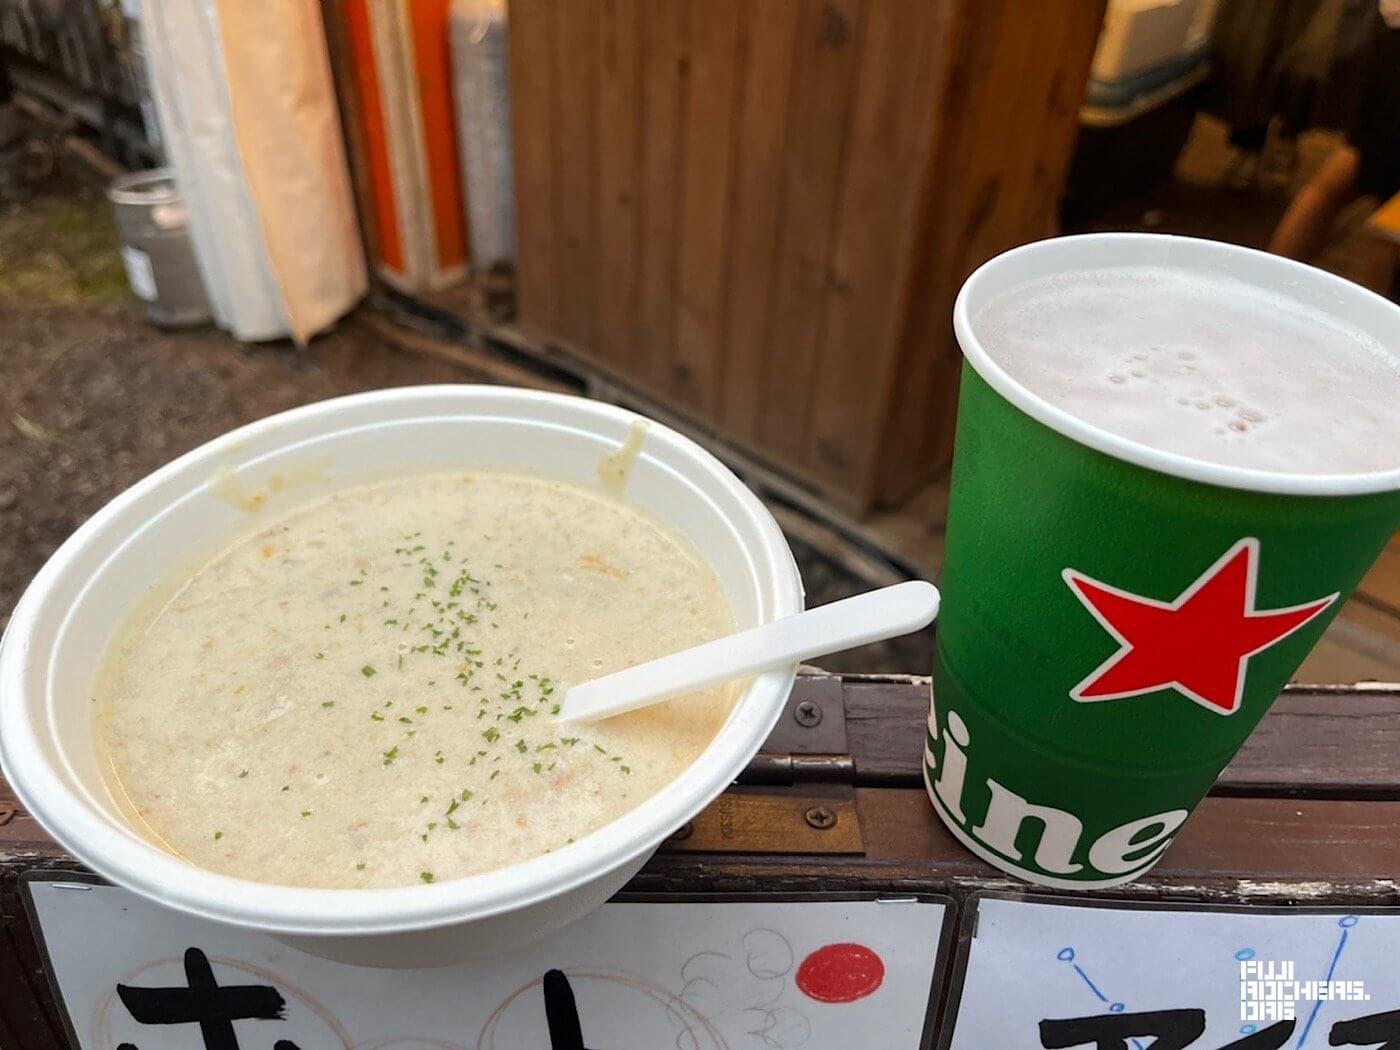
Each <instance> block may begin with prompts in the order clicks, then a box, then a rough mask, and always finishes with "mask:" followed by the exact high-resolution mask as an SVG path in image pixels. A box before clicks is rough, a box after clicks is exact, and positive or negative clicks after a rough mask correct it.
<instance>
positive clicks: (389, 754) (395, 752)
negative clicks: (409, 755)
mask: <svg viewBox="0 0 1400 1050" xmlns="http://www.w3.org/2000/svg"><path fill="white" fill-rule="evenodd" d="M398 757H399V745H398V744H395V745H394V746H393V747H391V748H389V750H388V751H385V752H384V764H385V765H386V766H387V765H389V763H391V762H393V761H394V759H396V758H398Z"/></svg>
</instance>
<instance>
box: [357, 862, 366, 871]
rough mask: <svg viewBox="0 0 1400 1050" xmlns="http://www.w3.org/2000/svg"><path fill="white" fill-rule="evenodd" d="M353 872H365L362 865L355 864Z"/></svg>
mask: <svg viewBox="0 0 1400 1050" xmlns="http://www.w3.org/2000/svg"><path fill="white" fill-rule="evenodd" d="M355 870H356V871H364V870H365V866H364V865H363V864H356V865H355Z"/></svg>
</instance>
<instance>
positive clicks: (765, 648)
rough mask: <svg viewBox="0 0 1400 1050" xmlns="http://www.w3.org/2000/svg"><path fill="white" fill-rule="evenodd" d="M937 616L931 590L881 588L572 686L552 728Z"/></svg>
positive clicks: (914, 583)
mask: <svg viewBox="0 0 1400 1050" xmlns="http://www.w3.org/2000/svg"><path fill="white" fill-rule="evenodd" d="M937 615H938V588H936V587H935V586H934V585H933V584H931V583H925V582H924V581H922V580H911V581H910V582H908V583H897V584H895V585H894V586H893V587H882V588H880V590H878V591H870V592H868V593H866V594H858V595H856V596H855V597H854V598H843V599H841V600H840V601H839V602H831V603H830V604H829V605H822V606H819V607H818V608H816V609H808V610H807V611H806V612H800V613H798V614H797V615H795V616H787V617H784V618H783V619H781V620H774V621H773V622H772V623H765V624H762V625H761V626H758V627H751V628H749V629H748V630H747V631H740V632H738V633H737V634H731V635H727V636H726V637H724V638H716V639H715V640H714V641H712V642H705V643H704V644H703V645H697V646H695V647H694V648H693V649H682V650H681V651H680V652H678V653H672V654H671V655H670V656H663V657H661V658H660V659H657V660H651V661H648V662H647V663H644V664H638V665H637V666H636V667H629V668H627V670H625V671H618V672H616V673H615V674H610V675H604V676H603V677H602V678H595V679H594V680H593V681H591V682H584V683H583V684H581V685H576V686H574V687H573V688H571V689H570V690H569V691H568V692H567V693H565V694H564V703H563V704H562V705H561V706H560V710H559V714H558V715H556V716H555V721H558V722H596V721H598V720H600V719H603V718H611V717H612V716H613V715H620V714H624V713H626V712H628V711H635V710H636V709H637V708H639V707H647V706H649V705H651V704H656V703H660V702H661V701H662V700H669V699H670V698H671V697H673V696H680V695H681V694H682V693H689V692H693V691H694V690H696V689H703V688H704V687H705V686H707V685H715V684H716V683H718V682H728V681H732V680H733V679H735V678H743V677H746V676H747V675H751V674H758V673H759V672H761V671H771V670H773V668H775V667H783V666H785V665H787V664H795V663H801V662H802V661H803V660H810V659H812V658H813V657H816V656H826V655H827V654H829V653H839V652H841V651H842V650H843V649H854V648H855V647H856V646H858V645H865V644H866V643H868V642H879V641H883V640H884V639H886V638H894V637H895V636H897V635H901V634H908V633H909V632H910V631H917V630H919V628H921V627H927V626H928V625H929V624H930V623H932V622H933V618H934V617H935V616H937Z"/></svg>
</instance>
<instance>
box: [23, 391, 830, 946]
mask: <svg viewBox="0 0 1400 1050" xmlns="http://www.w3.org/2000/svg"><path fill="white" fill-rule="evenodd" d="M444 397H446V398H459V399H462V401H463V403H464V404H465V403H467V402H473V401H479V402H487V403H490V402H497V403H508V404H511V405H517V406H533V407H535V408H537V409H538V408H539V407H540V406H546V410H547V409H548V406H559V405H564V406H565V407H566V408H567V409H569V410H571V411H575V412H579V413H581V414H583V415H592V416H594V417H596V418H597V419H598V420H602V421H605V422H606V423H607V424H611V425H612V426H613V427H619V426H620V427H621V428H623V429H624V430H625V428H627V427H630V426H631V424H632V423H633V422H634V421H637V420H641V419H646V417H643V416H641V415H639V414H637V413H634V412H630V411H628V410H626V409H622V408H619V407H616V406H613V405H607V404H603V403H601V402H596V401H591V400H589V399H587V398H581V397H574V396H571V395H564V394H555V393H550V392H543V391H533V390H524V389H520V388H513V387H499V386H482V385H473V384H439V385H432V386H417V387H397V388H391V389H386V390H373V391H368V392H364V393H358V394H350V395H347V396H344V397H337V398H332V399H329V400H325V401H319V402H315V403H312V404H309V405H303V406H301V407H298V408H293V409H290V410H288V411H285V412H281V413H277V414H275V415H272V416H268V417H266V418H264V419H260V420H257V421H255V422H252V423H249V424H246V425H244V426H241V427H238V428H237V429H235V430H232V431H229V432H227V433H225V434H223V435H221V436H219V437H216V438H214V439H213V440H211V441H209V442H206V443H205V444H203V445H200V446H199V447H197V448H195V449H193V450H191V451H189V452H187V453H185V454H184V455H182V456H180V457H178V458H177V459H175V460H173V461H171V462H170V463H167V464H166V465H165V466H163V467H161V468H159V469H157V470H156V471H154V472H152V473H151V474H149V475H147V476H146V477H144V478H142V479H141V480H140V481H138V482H137V483H136V484H134V485H132V486H131V487H130V488H128V489H126V490H124V491H123V492H122V493H120V494H119V495H118V496H116V497H115V498H114V499H113V500H112V501H111V502H109V503H108V504H106V505H105V506H104V507H103V508H102V509H100V510H99V511H98V512H97V513H96V514H94V515H93V516H92V517H91V518H89V519H88V520H87V521H86V522H84V523H83V524H82V525H81V526H80V527H79V528H78V529H77V530H76V531H75V532H74V533H73V534H72V535H71V536H70V537H69V538H68V539H67V540H66V541H65V542H64V543H63V544H62V546H60V547H59V548H58V550H57V551H55V552H54V554H53V555H52V556H51V557H50V558H49V560H48V561H47V562H46V563H45V564H44V566H43V567H42V568H41V569H40V570H39V572H38V573H37V574H36V576H35V577H34V579H33V581H32V582H31V583H30V585H29V587H28V588H27V589H26V591H25V592H24V594H23V596H22V597H21V598H20V601H19V602H18V603H17V604H16V606H15V609H14V613H13V615H12V617H11V619H10V622H9V624H8V625H7V627H6V630H5V632H4V636H3V638H2V639H0V765H3V768H4V770H5V773H6V775H7V777H8V779H9V781H10V785H11V787H12V788H13V789H14V791H15V793H16V795H17V796H18V797H19V799H20V801H21V802H22V803H23V804H24V806H25V809H26V810H28V812H29V813H30V814H31V815H32V816H33V817H34V818H35V819H36V820H37V821H38V822H39V824H40V825H41V826H42V827H43V828H44V829H45V830H46V831H48V832H49V834H50V835H51V836H52V837H53V838H54V839H55V840H56V841H57V842H58V843H59V844H60V845H62V846H63V847H64V848H65V849H66V850H68V852H70V853H71V854H72V855H73V856H74V857H76V858H77V859H78V860H80V861H82V862H83V863H84V864H86V865H87V866H88V867H90V868H91V869H92V870H93V871H95V872H96V873H98V874H99V875H102V876H103V877H105V878H108V879H110V880H111V881H112V882H115V883H117V884H118V885H122V886H126V887H127V888H129V889H132V890H135V891H136V892H138V893H140V894H142V895H143V896H145V897H147V898H149V899H151V900H154V901H156V902H158V903H161V904H164V905H166V906H169V907H173V908H176V909H178V910H180V911H184V912H187V913H189V914H193V915H198V916H200V917H202V918H206V919H211V920H214V921H218V922H223V923H229V924H232V925H236V926H239V927H243V928H247V929H257V930H261V931H263V932H268V933H273V934H292V935H311V936H331V937H334V936H346V937H356V936H364V935H366V934H393V933H401V932H410V931H413V930H422V929H430V928H436V927H442V926H452V925H457V924H461V923H469V922H471V921H473V920H477V919H484V918H488V917H490V916H493V915H501V914H504V913H509V912H513V911H516V910H519V909H523V908H528V907H530V906H531V905H535V904H540V903H542V902H544V901H547V900H549V899H551V898H557V897H561V896H563V895H564V894H567V893H568V891H570V890H571V889H575V888H578V887H580V886H583V885H585V884H587V883H589V882H591V881H593V880H595V879H597V878H599V877H601V876H603V875H605V874H607V873H608V872H610V871H613V870H615V869H617V868H620V867H622V866H623V865H625V864H627V863H628V861H629V860H634V859H635V858H637V857H638V856H641V855H643V854H644V853H646V852H648V851H650V850H652V849H654V848H655V847H656V846H657V845H659V844H660V843H661V842H662V841H663V840H664V839H665V838H666V837H667V836H668V835H670V834H671V833H672V832H673V831H674V830H675V829H676V828H677V827H679V826H680V825H681V824H682V823H683V822H684V821H685V820H686V819H688V818H689V816H690V815H691V814H693V813H694V812H696V811H698V809H700V808H702V807H703V805H705V804H707V803H708V802H709V801H711V800H712V799H713V798H714V797H716V796H717V795H719V794H720V793H721V792H722V791H723V790H724V789H725V788H726V787H727V786H728V785H729V784H730V783H731V782H732V781H733V780H734V778H735V777H736V776H738V774H739V773H740V772H741V771H742V769H743V767H744V765H745V764H746V763H747V761H748V758H749V756H750V755H751V754H752V753H753V752H754V751H755V750H756V749H757V748H758V747H759V746H761V745H762V741H763V740H764V739H765V738H766V737H767V735H768V733H769V732H770V731H771V730H772V727H773V725H774V724H775V723H776V721H777V719H778V717H779V716H780V715H781V713H782V710H783V706H784V703H785V702H786V698H787V695H788V693H789V692H790V690H791V687H792V683H793V680H794V678H795V674H796V668H795V667H793V668H786V669H783V670H779V671H772V672H769V673H767V674H763V675H760V676H758V677H756V678H755V680H754V681H753V683H752V684H751V685H750V687H749V689H748V690H747V691H746V692H745V693H744V694H743V695H742V696H741V697H740V698H739V700H738V701H736V707H735V711H734V713H733V714H732V715H731V721H730V722H729V723H727V724H726V727H725V729H724V730H722V731H721V733H720V734H719V735H717V736H716V737H715V739H714V740H713V741H711V743H710V745H709V746H707V748H706V749H705V751H703V752H702V753H701V755H700V756H699V757H698V758H697V759H696V761H695V762H693V763H691V765H690V766H688V767H687V768H686V769H685V770H684V771H683V772H682V773H681V774H680V775H679V776H678V777H677V778H676V779H675V780H673V781H672V782H671V783H670V784H668V785H666V786H665V787H663V788H662V789H661V790H660V791H659V792H657V793H656V794H655V795H653V796H651V797H650V798H648V799H646V800H644V801H643V802H642V803H640V804H639V805H638V806H637V807H636V808H634V809H632V810H629V811H628V812H627V813H625V814H623V815H622V816H621V817H620V818H619V819H618V820H615V821H613V822H612V823H610V824H607V825H604V826H603V827H602V828H599V829H597V830H596V831H594V832H591V833H590V834H588V835H587V836H584V837H583V838H581V839H580V840H579V841H578V842H576V843H573V844H571V845H568V846H565V847H563V848H562V849H559V850H555V851H554V852H552V853H547V854H544V855H541V856H538V857H533V858H530V859H528V860H525V861H522V862H520V863H517V864H513V865H510V866H508V867H505V868H500V869H495V870H493V871H488V872H483V873H479V874H476V875H470V876H466V877H464V878H460V879H449V880H445V881H443V882H435V883H431V884H424V885H412V886H394V887H386V888H371V889H328V888H309V887H294V886H285V885H281V884H275V883H268V882H255V881H252V880H249V879H240V878H235V877H232V876H228V875H221V874H218V873H216V872H213V871H210V870H208V869H205V868H201V867H199V866H197V865H194V864H192V863H189V862H187V861H184V860H181V859H179V858H177V857H175V856H173V855H171V854H168V853H165V852H164V851H162V850H160V849H159V848H158V847H156V846H154V845H152V844H150V843H146V842H144V841H142V840H140V839H138V838H137V837H136V836H135V834H134V833H132V832H130V831H127V830H124V829H118V828H117V827H115V826H113V824H111V823H110V822H109V821H108V820H107V819H105V818H104V817H103V816H101V815H100V814H98V813H96V812H95V811H93V810H92V809H91V808H90V807H89V805H88V803H87V802H86V801H84V800H83V799H82V797H81V795H80V793H78V792H76V791H74V790H73V789H72V788H71V787H70V785H69V784H68V783H67V782H66V781H65V780H64V779H63V778H62V777H60V776H59V775H58V772H57V770H56V769H55V768H54V764H53V763H51V762H50V761H49V760H48V759H47V758H46V757H43V754H42V747H41V738H40V733H39V732H38V727H37V726H36V725H35V724H34V721H33V720H32V719H31V714H30V710H29V705H28V704H27V703H25V702H24V700H23V699H22V694H23V691H24V689H25V682H24V679H25V675H26V673H27V672H28V669H29V667H30V662H31V660H32V659H34V657H33V656H32V654H31V647H32V644H33V642H34V637H33V635H34V631H35V627H36V621H37V619H38V616H39V613H40V610H41V608H42V607H43V605H44V602H45V599H46V598H47V597H48V596H49V594H48V592H49V591H50V590H51V588H52V587H53V584H54V581H55V580H56V579H57V578H58V577H59V576H60V574H61V573H63V571H64V570H65V569H66V568H68V567H69V566H70V564H71V563H72V562H73V561H74V559H75V558H76V557H77V556H78V555H79V554H80V553H82V552H83V551H85V550H86V549H87V548H88V547H89V545H91V544H94V543H96V542H99V541H100V540H101V538H102V537H103V535H104V530H105V529H107V527H108V525H109V523H110V522H111V521H112V520H113V519H114V518H116V517H117V516H118V515H120V514H121V513H122V512H123V511H124V510H125V509H126V508H127V507H128V506H130V505H131V504H133V503H136V502H137V501H139V500H141V499H143V498H145V497H147V496H148V494H150V493H151V492H152V491H153V490H155V489H157V488H159V487H160V486H161V485H162V484H163V483H164V482H166V481H167V480H168V479H172V478H173V477H174V476H176V475H179V474H180V473H182V472H184V471H188V470H190V469H191V468H192V467H198V466H200V465H202V464H204V463H206V462H208V461H212V460H213V459H214V458H215V457H217V456H218V455H219V454H220V453H224V452H228V451H232V450H236V449H238V448H239V447H241V445H242V443H243V442H245V441H248V440H252V439H253V438H256V437H258V436H260V435H263V434H264V433H266V432H267V431H268V429H269V428H282V427H287V426H291V425H293V424H299V423H304V422H306V421H307V420H312V419H315V418H316V417H318V416H325V415H330V414H334V413H337V412H342V411H345V410H346V409H353V408H356V407H360V406H363V405H365V404H366V403H369V402H376V401H382V402H403V403H412V402H414V401H419V400H421V401H424V402H429V401H432V400H433V399H442V398H444ZM647 423H648V435H647V441H648V443H649V444H651V443H660V444H664V445H665V446H668V448H669V449H670V450H671V451H673V452H678V453H679V454H681V455H683V456H685V457H687V458H689V459H690V461H691V466H692V467H693V468H694V469H695V470H697V471H703V472H704V473H705V474H706V475H708V477H709V478H711V479H712V480H715V481H718V482H719V483H721V484H722V485H723V487H724V489H725V490H726V491H727V492H728V493H729V494H731V495H733V496H734V497H735V498H737V499H738V500H739V502H740V503H741V505H742V507H743V511H744V514H745V516H746V518H747V519H748V520H747V522H746V525H748V526H750V527H752V529H753V530H754V535H755V536H756V537H757V539H758V543H757V544H756V545H754V546H752V547H750V549H749V553H750V554H753V553H755V547H756V548H757V553H759V554H761V555H762V557H763V561H762V565H763V566H764V567H765V569H764V575H765V580H764V586H765V587H766V591H765V593H769V594H771V601H772V609H771V610H770V618H776V617H779V616H786V615H791V614H793V613H796V612H800V611H801V609H802V604H803V595H802V583H801V577H800V576H799V575H798V572H797V566H796V562H795V561H794V560H793V557H792V551H791V548H790V547H789V546H788V543H787V540H786V539H785V538H784V536H783V534H782V531H781V530H780V529H779V527H778V525H777V522H776V521H775V520H774V519H773V516H772V515H771V514H770V513H769V511H768V509H767V508H766V507H764V506H763V504H762V503H761V502H760V501H759V499H758V497H757V496H755V495H754V494H753V492H752V491H750V490H749V489H748V488H747V486H745V485H744V484H743V483H742V482H741V481H740V480H739V479H738V478H737V477H735V476H734V474H733V473H732V472H731V471H730V470H729V469H728V468H727V467H725V466H724V465H723V464H722V463H721V462H720V461H719V460H718V459H716V458H715V457H714V456H713V455H712V454H711V453H709V452H707V451H706V450H705V449H703V448H701V447H700V446H699V445H698V444H696V443H695V442H693V441H691V440H690V439H689V438H687V437H685V436H684V435H682V434H680V433H678V432H676V431H674V430H672V429H671V428H669V427H666V426H665V425H664V424H661V423H659V422H656V421H655V420H650V419H647ZM644 454H645V453H644ZM47 648H50V649H51V648H52V646H49V647H47ZM40 655H41V656H42V658H43V659H44V660H45V662H46V663H47V662H51V661H52V658H53V657H52V654H51V653H47V652H44V651H41V654H40ZM43 714H44V716H45V717H46V718H47V719H48V721H50V722H51V721H52V719H51V708H50V705H49V703H47V702H45V703H44V705H43ZM469 935H470V934H469V933H466V932H464V936H469Z"/></svg>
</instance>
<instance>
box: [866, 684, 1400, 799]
mask: <svg viewBox="0 0 1400 1050" xmlns="http://www.w3.org/2000/svg"><path fill="white" fill-rule="evenodd" d="M928 689H929V686H928V681H927V679H908V680H904V681H900V680H894V679H891V680H886V681H879V680H864V681H863V680H861V679H859V678H854V679H848V680H847V681H846V683H845V702H846V736H847V742H848V745H849V749H850V753H851V757H852V758H853V759H854V761H855V768H856V782H857V783H858V784H862V785H868V786H875V785H882V784H887V785H890V786H902V787H914V786H917V785H918V784H919V783H920V777H921V776H922V769H921V762H922V757H921V756H922V752H923V737H924V733H925V725H926V723H927V719H928ZM1214 794H1218V795H1255V796H1287V797H1298V798H1353V799H1362V798H1366V799H1400V686H1393V685H1392V686H1386V685H1379V684H1378V685H1374V686H1365V685H1363V686H1344V687H1327V686H1304V685H1297V686H1289V687H1288V689H1287V690H1286V691H1285V692H1284V694H1283V696H1281V697H1280V698H1279V699H1278V700H1277V701H1276V702H1275V703H1274V706H1273V709H1272V710H1270V712H1269V713H1268V714H1267V715H1265V716H1264V719H1263V721H1261V722H1260V723H1259V727H1258V728H1257V729H1256V730H1255V732H1254V735H1253V736H1251V737H1250V738H1249V740H1248V741H1247V742H1246V743H1245V746H1244V747H1243V748H1242V749H1241V750H1240V752H1239V754H1238V755H1236V756H1235V760H1234V761H1233V762H1232V763H1230V765H1229V766H1228V767H1227V768H1226V769H1225V771H1224V773H1222V774H1221V776H1220V780H1219V781H1218V782H1217V784H1216V786H1215V790H1214Z"/></svg>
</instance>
